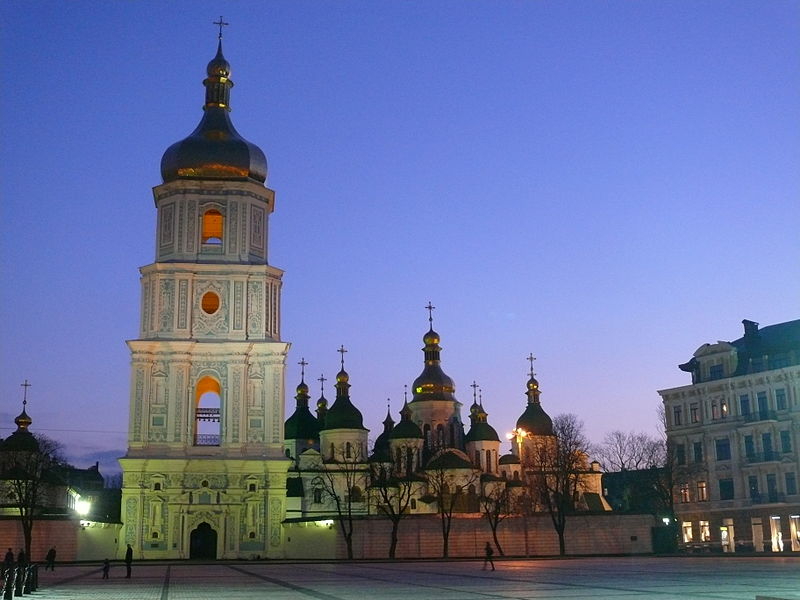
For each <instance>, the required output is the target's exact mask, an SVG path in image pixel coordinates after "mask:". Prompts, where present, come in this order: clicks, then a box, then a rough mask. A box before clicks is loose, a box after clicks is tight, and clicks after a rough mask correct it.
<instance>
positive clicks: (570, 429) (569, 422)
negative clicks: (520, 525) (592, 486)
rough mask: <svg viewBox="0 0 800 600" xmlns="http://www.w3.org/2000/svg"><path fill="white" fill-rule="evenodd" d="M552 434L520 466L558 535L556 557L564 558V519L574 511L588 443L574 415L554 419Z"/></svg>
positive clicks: (581, 425) (584, 470)
mask: <svg viewBox="0 0 800 600" xmlns="http://www.w3.org/2000/svg"><path fill="white" fill-rule="evenodd" d="M553 433H554V435H553V437H552V438H551V439H548V440H544V441H543V442H542V443H539V444H537V445H536V447H535V448H534V451H533V452H531V453H530V455H531V456H530V459H529V464H525V465H523V466H524V467H525V468H526V471H527V473H526V475H527V476H528V485H529V487H530V490H531V495H532V497H533V498H534V499H535V501H536V502H537V503H538V504H540V505H541V506H542V507H543V508H544V510H545V511H547V512H548V513H549V514H550V517H551V519H552V522H553V527H554V528H555V530H556V533H557V534H558V550H559V554H561V555H562V556H563V555H565V554H566V546H565V542H564V532H565V529H566V525H567V517H568V516H569V515H570V514H572V513H573V512H574V511H575V509H576V507H577V502H578V499H579V489H580V482H581V477H582V475H583V473H585V472H587V470H588V469H587V464H586V460H587V458H586V457H587V454H588V447H589V443H588V441H587V439H586V436H585V435H584V433H583V423H582V422H581V421H580V420H579V419H578V417H576V416H575V415H573V414H566V415H559V416H557V417H556V418H555V419H553Z"/></svg>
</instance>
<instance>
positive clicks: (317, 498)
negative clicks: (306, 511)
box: [313, 488, 322, 504]
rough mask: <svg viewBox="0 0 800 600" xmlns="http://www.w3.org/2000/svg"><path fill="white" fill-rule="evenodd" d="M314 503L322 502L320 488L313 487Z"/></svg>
mask: <svg viewBox="0 0 800 600" xmlns="http://www.w3.org/2000/svg"><path fill="white" fill-rule="evenodd" d="M313 492H314V504H322V488H314V490H313Z"/></svg>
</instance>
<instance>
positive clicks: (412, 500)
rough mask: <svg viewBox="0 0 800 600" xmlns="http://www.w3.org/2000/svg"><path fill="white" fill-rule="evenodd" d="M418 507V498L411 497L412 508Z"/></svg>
mask: <svg viewBox="0 0 800 600" xmlns="http://www.w3.org/2000/svg"><path fill="white" fill-rule="evenodd" d="M416 509H417V499H416V498H412V499H411V510H416Z"/></svg>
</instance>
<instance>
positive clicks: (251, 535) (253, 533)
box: [247, 531, 256, 540]
mask: <svg viewBox="0 0 800 600" xmlns="http://www.w3.org/2000/svg"><path fill="white" fill-rule="evenodd" d="M247 537H249V538H250V539H251V540H254V539H256V532H255V531H251V532H250V533H249V534H248V536H247Z"/></svg>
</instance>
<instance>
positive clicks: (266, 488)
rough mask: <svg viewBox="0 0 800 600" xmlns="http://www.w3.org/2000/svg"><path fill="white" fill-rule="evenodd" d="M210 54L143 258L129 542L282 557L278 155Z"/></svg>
mask: <svg viewBox="0 0 800 600" xmlns="http://www.w3.org/2000/svg"><path fill="white" fill-rule="evenodd" d="M217 25H219V26H220V36H219V44H218V47H217V53H216V56H215V57H214V58H213V59H212V60H211V62H209V63H208V67H207V70H206V79H205V80H204V81H203V85H204V86H205V103H204V105H203V116H202V118H201V120H200V123H199V125H198V126H197V127H196V128H195V130H194V131H193V132H192V133H191V134H190V135H189V136H188V137H187V138H185V139H183V140H181V141H178V142H176V143H175V144H173V145H172V146H170V147H169V148H168V149H167V150H166V152H165V153H164V156H163V158H162V160H161V176H162V179H163V183H162V184H161V185H158V186H156V187H155V188H153V198H154V200H155V208H156V211H157V227H156V236H155V238H156V239H155V262H153V263H152V264H150V265H147V266H145V267H142V268H141V269H140V273H141V319H140V324H139V337H138V338H137V339H135V340H131V341H129V342H128V346H129V348H130V351H131V384H130V390H131V391H130V417H129V427H128V451H127V454H126V456H125V457H124V458H122V459H121V460H120V463H121V464H122V468H123V490H122V520H123V522H124V529H123V534H122V536H121V539H120V545H121V548H123V549H124V548H126V546H127V544H131V546H133V548H134V553H135V556H137V557H143V558H251V557H254V556H256V555H258V556H262V557H271V558H279V557H281V556H282V554H283V536H282V530H281V521H282V520H283V513H284V504H285V495H286V494H285V480H286V471H287V468H288V466H289V464H290V462H289V460H288V459H286V457H285V455H284V452H283V436H282V434H283V422H284V405H283V398H284V370H285V362H286V355H287V352H288V349H289V344H288V343H286V342H283V341H281V333H280V322H281V321H280V310H281V304H280V302H281V277H282V274H283V272H282V271H281V270H280V269H277V268H276V267H274V266H272V265H270V263H269V256H268V246H267V242H268V226H269V216H270V214H271V213H272V211H273V210H274V207H275V193H274V192H273V191H272V190H271V189H269V188H268V187H266V185H265V184H266V179H267V161H266V157H265V156H264V153H263V152H262V151H261V149H260V148H258V146H256V145H255V144H252V143H251V142H248V141H247V140H245V139H244V138H243V137H242V136H241V135H239V133H238V132H237V131H236V129H235V128H234V126H233V123H232V122H231V119H230V110H231V106H230V92H231V88H232V87H233V81H232V80H231V79H230V75H231V67H230V64H229V63H228V61H227V60H226V59H225V57H224V56H223V53H222V26H223V25H225V23H223V22H222V19H220V21H219V22H218V23H217Z"/></svg>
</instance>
